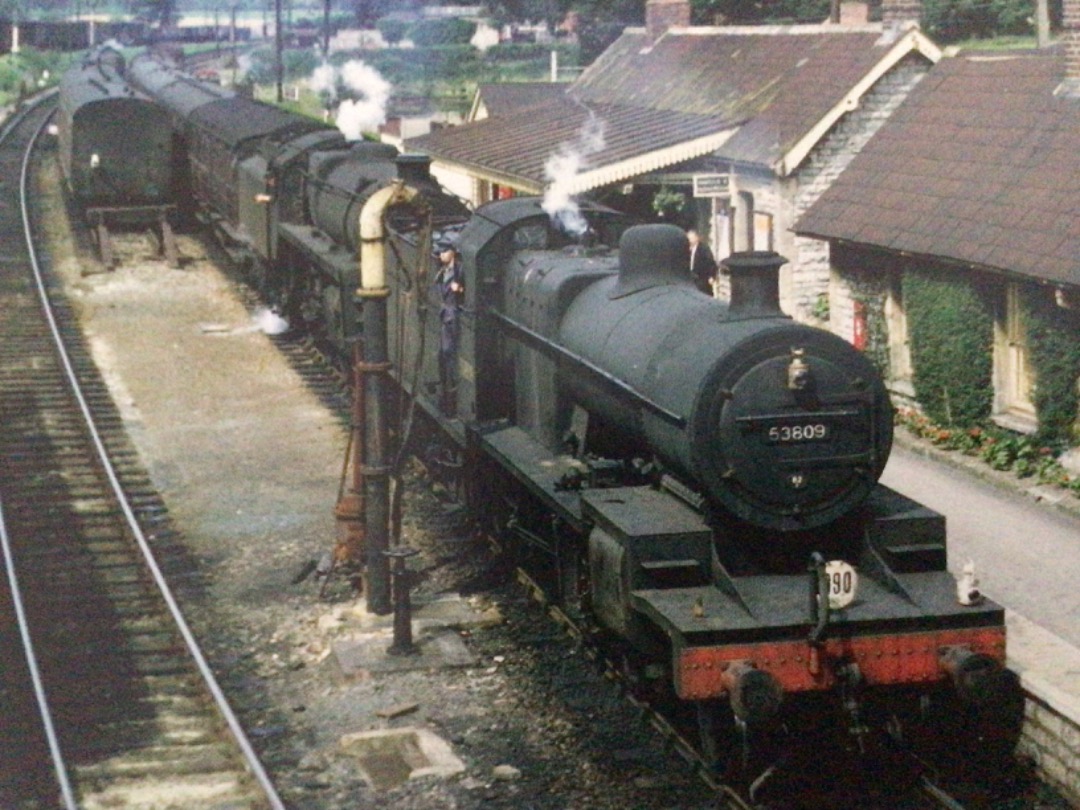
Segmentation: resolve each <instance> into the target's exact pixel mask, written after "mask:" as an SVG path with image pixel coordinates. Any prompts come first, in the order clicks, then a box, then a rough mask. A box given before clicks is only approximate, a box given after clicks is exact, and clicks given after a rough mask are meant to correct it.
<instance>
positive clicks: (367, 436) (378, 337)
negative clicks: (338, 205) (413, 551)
mask: <svg viewBox="0 0 1080 810" xmlns="http://www.w3.org/2000/svg"><path fill="white" fill-rule="evenodd" d="M418 193H419V192H417V191H416V190H415V189H413V188H411V187H409V186H406V185H405V184H404V183H402V182H401V181H397V182H395V183H393V184H391V185H389V186H387V187H385V188H382V189H379V190H378V191H376V192H375V193H374V194H372V195H371V198H370V199H369V200H368V201H367V202H366V203H365V204H364V207H363V209H362V210H361V211H360V287H359V288H358V289H357V291H356V296H355V298H354V301H355V303H356V304H357V305H358V306H359V307H360V308H361V316H362V322H363V325H364V326H363V330H364V341H363V349H364V351H363V360H362V362H360V363H359V364H358V365H357V379H358V380H360V379H361V378H363V379H362V383H359V384H361V385H362V390H363V392H364V410H365V413H364V414H363V418H364V428H363V432H364V443H363V445H364V446H363V451H364V452H363V458H357V459H356V460H355V461H354V463H358V464H360V465H361V468H360V476H358V477H357V480H361V479H362V480H363V491H364V497H363V503H364V512H365V514H364V522H365V524H366V530H365V532H364V540H365V547H366V548H365V551H366V558H367V577H368V581H367V588H366V589H365V590H366V592H367V609H368V611H369V612H370V613H375V614H377V615H386V614H388V613H390V612H391V609H392V608H391V604H390V558H389V557H388V556H387V555H386V554H385V552H386V551H387V550H389V546H390V463H389V450H388V447H387V444H388V442H387V436H388V430H387V426H386V420H387V408H386V398H387V392H388V384H387V383H388V381H387V375H388V374H389V371H390V362H389V347H388V340H387V335H386V326H387V317H386V299H387V297H388V296H389V295H390V289H389V288H388V287H387V286H386V228H385V226H384V224H383V219H384V215H385V213H386V210H387V209H388V208H389V207H390V206H392V205H396V204H400V203H407V202H409V201H411V200H412V199H414V198H415V197H416V196H417V195H418Z"/></svg>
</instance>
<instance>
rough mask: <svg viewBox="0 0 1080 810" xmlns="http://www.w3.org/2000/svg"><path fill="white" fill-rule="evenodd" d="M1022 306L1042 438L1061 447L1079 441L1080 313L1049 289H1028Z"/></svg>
mask: <svg viewBox="0 0 1080 810" xmlns="http://www.w3.org/2000/svg"><path fill="white" fill-rule="evenodd" d="M1022 306H1023V313H1022V317H1023V320H1024V328H1025V331H1026V333H1027V339H1028V349H1029V353H1030V358H1031V364H1032V367H1033V368H1034V371H1035V379H1036V385H1035V393H1034V397H1033V399H1034V402H1035V411H1036V413H1037V415H1038V419H1039V432H1038V437H1039V438H1040V439H1041V440H1042V441H1044V442H1046V443H1047V444H1051V445H1057V446H1059V447H1062V446H1073V445H1076V444H1080V426H1078V424H1077V414H1078V413H1080V394H1078V392H1077V380H1078V379H1080V313H1077V312H1076V311H1071V310H1067V309H1063V308H1061V307H1059V306H1058V305H1057V303H1056V302H1055V301H1054V294H1053V291H1052V290H1050V289H1047V288H1045V287H1035V286H1032V287H1031V288H1030V289H1028V290H1026V291H1025V294H1024V295H1023V297H1022Z"/></svg>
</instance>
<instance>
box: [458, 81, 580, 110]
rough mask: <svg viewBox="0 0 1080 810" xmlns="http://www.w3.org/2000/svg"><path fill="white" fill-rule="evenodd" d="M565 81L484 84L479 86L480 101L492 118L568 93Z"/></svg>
mask: <svg viewBox="0 0 1080 810" xmlns="http://www.w3.org/2000/svg"><path fill="white" fill-rule="evenodd" d="M567 87H569V85H568V84H565V83H558V84H557V83H554V82H500V83H498V84H482V85H480V88H479V97H480V103H481V104H483V105H484V107H485V108H486V109H487V113H488V115H489V116H491V117H492V118H496V117H498V116H501V115H509V114H512V113H516V112H517V111H518V110H521V109H523V108H525V107H532V106H533V105H535V104H540V103H542V102H545V101H548V100H549V99H551V98H559V97H561V96H563V95H565V94H566V88H567Z"/></svg>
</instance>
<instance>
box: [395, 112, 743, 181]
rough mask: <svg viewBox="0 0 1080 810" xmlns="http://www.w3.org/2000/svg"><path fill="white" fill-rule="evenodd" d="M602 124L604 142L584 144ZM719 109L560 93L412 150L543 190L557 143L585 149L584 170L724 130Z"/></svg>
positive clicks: (412, 145)
mask: <svg viewBox="0 0 1080 810" xmlns="http://www.w3.org/2000/svg"><path fill="white" fill-rule="evenodd" d="M590 122H592V123H593V124H594V125H599V126H600V127H602V132H601V137H600V138H597V141H598V142H600V141H602V143H603V145H602V146H600V147H599V148H594V146H595V145H587V144H582V143H580V141H581V135H582V132H583V131H584V130H586V129H587V128H588V125H589V123H590ZM728 126H729V124H728V122H726V121H724V120H722V119H721V118H719V117H716V116H707V115H693V114H689V113H679V112H670V111H666V110H648V109H642V108H638V107H628V106H623V105H615V104H584V103H579V102H576V101H574V100H573V99H571V98H569V97H567V96H562V97H560V98H552V99H549V100H548V101H546V102H544V103H541V104H537V105H534V106H532V107H529V108H528V109H527V110H524V111H520V114H518V115H515V116H513V117H510V118H486V119H483V120H481V121H477V122H474V123H471V124H466V125H463V126H459V127H451V128H448V129H444V130H439V131H438V132H433V133H431V134H429V135H424V136H422V137H420V138H412V139H410V140H409V142H408V148H409V149H410V150H417V151H421V152H428V153H429V154H434V155H436V156H442V155H446V156H452V158H453V160H454V161H455V162H456V163H459V164H461V165H463V166H467V167H469V168H471V169H472V170H474V171H476V172H477V173H480V174H483V175H486V176H491V175H499V176H503V177H505V178H506V179H507V180H508V181H514V182H517V183H520V184H521V185H523V186H526V187H532V188H534V189H535V190H537V191H539V190H542V189H543V188H544V186H545V184H546V182H547V180H548V178H547V177H546V175H545V172H544V166H545V164H546V163H547V161H548V159H549V158H550V157H551V156H552V155H553V154H556V153H557V152H558V151H559V150H560V149H573V150H575V151H577V152H579V153H581V154H582V155H583V160H584V163H583V166H582V169H581V171H586V170H588V169H589V168H590V167H593V168H594V167H598V166H610V165H612V164H618V163H619V162H621V161H625V160H628V159H630V158H634V157H637V156H639V155H641V154H642V153H643V152H653V151H657V150H663V149H665V148H668V147H672V146H675V145H679V144H683V143H685V142H687V141H691V140H694V139H697V138H702V137H705V136H711V135H715V134H716V133H717V132H721V131H723V130H725V129H726V128H727V127H728Z"/></svg>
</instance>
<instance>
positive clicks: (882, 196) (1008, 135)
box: [795, 48, 1080, 284]
mask: <svg viewBox="0 0 1080 810" xmlns="http://www.w3.org/2000/svg"><path fill="white" fill-rule="evenodd" d="M1064 75H1065V62H1064V54H1063V51H1061V50H1060V49H1057V48H1050V49H1046V50H1043V51H1038V52H1008V53H1002V52H996V53H983V54H980V53H965V54H962V55H960V56H956V57H952V58H946V59H942V60H941V61H940V62H939V63H938V64H937V65H936V66H935V67H934V68H932V69H931V71H930V73H929V74H928V75H927V77H926V78H925V79H923V81H922V82H921V83H920V84H919V85H918V87H917V88H916V89H915V91H914V92H913V93H912V94H911V95H910V96H909V97H908V99H907V100H906V101H905V102H904V104H903V105H901V106H900V108H899V109H898V110H897V111H896V112H895V113H894V114H893V116H892V117H891V118H890V120H889V122H888V123H887V124H885V125H884V126H883V127H882V128H881V129H880V130H879V131H878V133H877V134H876V135H875V136H874V137H873V138H872V139H871V140H870V142H869V143H868V144H867V145H866V147H865V148H864V149H863V150H862V152H861V153H860V154H859V155H858V157H856V158H855V159H854V160H853V161H852V162H851V164H850V165H849V166H848V168H847V169H846V170H845V171H844V172H843V173H842V174H841V175H840V177H839V178H838V179H837V180H836V181H835V182H834V183H833V184H832V186H831V187H830V188H829V189H828V191H826V192H825V193H824V194H823V195H822V196H821V198H820V199H819V200H818V201H817V202H816V203H815V204H814V205H813V206H811V208H810V209H809V210H808V211H807V213H806V214H805V215H804V216H803V217H802V218H801V219H800V220H799V221H798V223H797V224H796V227H795V230H796V232H798V233H800V234H804V235H808V236H816V237H820V238H826V239H839V240H845V241H850V242H857V243H862V244H866V245H871V246H875V247H881V248H886V249H889V250H893V251H903V252H908V253H913V254H922V255H930V256H936V257H942V258H945V259H949V260H955V261H957V262H962V263H964V264H967V265H970V266H976V267H984V268H988V269H993V270H1001V271H1005V272H1013V273H1017V274H1020V275H1024V276H1029V277H1033V278H1038V279H1043V280H1045V281H1049V282H1057V283H1067V284H1080V101H1078V100H1077V99H1076V98H1071V99H1069V98H1064V97H1059V96H1056V95H1055V90H1056V89H1057V88H1058V87H1059V86H1060V85H1061V83H1062V80H1063V78H1064Z"/></svg>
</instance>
